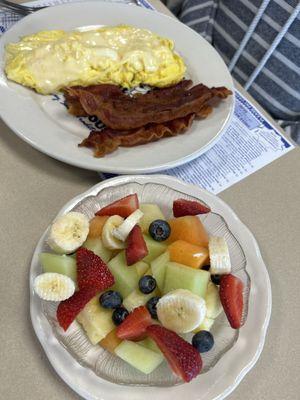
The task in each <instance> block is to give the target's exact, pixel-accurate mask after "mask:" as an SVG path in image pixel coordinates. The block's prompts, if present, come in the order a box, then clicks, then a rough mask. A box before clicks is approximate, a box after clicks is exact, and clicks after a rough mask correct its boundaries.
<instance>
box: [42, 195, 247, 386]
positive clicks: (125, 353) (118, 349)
mask: <svg viewBox="0 0 300 400" xmlns="http://www.w3.org/2000/svg"><path fill="white" fill-rule="evenodd" d="M209 212H210V209H209V208H208V207H206V206H204V205H203V204H201V203H199V202H196V201H189V200H184V199H178V200H175V201H174V203H173V215H174V218H172V219H170V220H168V221H167V220H166V218H165V216H164V215H163V213H162V211H161V210H160V208H159V207H158V206H157V205H156V204H139V201H138V197H137V195H136V194H131V195H129V196H127V197H125V198H123V199H120V200H117V201H115V202H114V203H112V204H110V205H108V206H106V207H104V208H102V209H100V210H99V211H98V212H97V213H96V215H95V217H94V218H93V219H92V220H90V221H89V220H88V219H87V217H86V216H85V215H83V214H81V213H78V212H69V213H67V214H65V215H63V216H61V217H58V218H57V219H56V221H55V222H54V223H53V224H52V226H51V228H50V232H49V236H48V244H49V246H50V247H51V249H52V250H53V251H54V252H55V253H42V254H40V262H41V265H42V268H43V273H42V274H41V275H39V276H37V277H36V279H35V282H34V290H35V292H36V293H37V294H38V295H39V296H40V297H41V298H42V299H44V300H49V301H57V302H60V303H59V304H58V307H57V321H58V324H59V325H60V327H61V328H62V329H63V330H65V331H66V330H67V329H68V328H69V326H70V325H71V324H72V323H73V321H74V320H75V319H76V320H77V322H79V323H80V324H81V325H82V327H83V329H84V331H85V332H86V335H87V336H88V338H89V340H90V341H91V343H92V344H94V345H96V344H100V345H101V346H102V347H104V348H105V349H107V350H108V351H110V352H112V353H114V354H116V355H117V356H119V357H120V358H121V359H123V360H124V361H126V362H128V363H129V364H130V365H131V366H133V367H135V368H137V369H138V370H140V371H141V372H143V373H145V374H149V373H151V372H152V371H153V370H154V369H155V368H157V367H158V366H159V365H160V364H161V363H162V362H163V360H164V359H166V360H167V361H168V363H169V365H170V367H171V369H172V371H173V372H174V373H175V374H176V375H178V376H179V377H180V378H181V379H182V380H184V381H185V382H189V381H190V380H191V379H193V378H195V377H196V376H197V375H198V374H199V373H200V372H201V368H202V360H201V355H200V353H204V352H207V351H209V350H211V348H212V347H213V346H214V338H213V335H212V334H211V333H210V329H211V327H212V325H213V323H214V321H215V319H216V318H217V317H218V315H219V314H220V313H221V312H222V310H224V311H225V314H226V316H227V318H228V321H229V323H230V325H231V327H232V328H234V329H238V328H240V327H241V323H242V312H243V283H242V282H241V281H240V279H239V278H237V277H235V276H234V275H232V274H231V263H230V257H229V251H228V246H227V244H226V241H225V239H224V238H222V237H209V236H208V234H207V232H206V230H205V227H204V226H203V224H202V223H201V221H200V219H199V218H198V217H197V215H198V214H203V213H209ZM191 332H192V333H193V338H192V343H189V342H187V341H186V340H185V339H184V335H185V334H186V333H191Z"/></svg>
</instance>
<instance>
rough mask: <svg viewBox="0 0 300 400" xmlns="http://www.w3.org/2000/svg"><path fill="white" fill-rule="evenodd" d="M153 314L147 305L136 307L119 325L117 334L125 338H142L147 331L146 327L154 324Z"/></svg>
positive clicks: (120, 337)
mask: <svg viewBox="0 0 300 400" xmlns="http://www.w3.org/2000/svg"><path fill="white" fill-rule="evenodd" d="M152 324H153V321H152V319H151V315H150V313H149V311H148V310H147V308H146V307H145V306H140V307H137V308H135V309H134V310H133V311H132V312H131V313H130V314H129V315H128V317H127V318H126V319H124V321H123V322H122V323H121V325H119V326H118V327H117V336H118V338H119V339H124V340H140V339H142V338H143V336H144V335H145V333H146V328H147V327H148V326H149V325H152Z"/></svg>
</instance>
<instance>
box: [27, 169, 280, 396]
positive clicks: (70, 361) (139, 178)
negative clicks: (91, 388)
mask: <svg viewBox="0 0 300 400" xmlns="http://www.w3.org/2000/svg"><path fill="white" fill-rule="evenodd" d="M131 182H135V183H141V184H146V183H158V184H163V185H166V186H168V187H171V188H173V189H175V190H181V191H182V192H185V193H188V194H190V195H193V196H195V197H202V198H203V196H204V198H206V199H209V200H214V201H215V202H216V203H218V204H219V206H220V207H221V208H223V210H224V211H225V213H226V214H228V215H229V216H230V218H231V219H232V221H233V222H234V224H237V225H236V226H237V227H238V228H239V229H241V230H242V231H243V234H244V235H245V236H247V240H249V241H250V247H252V249H254V250H255V259H256V261H257V263H258V264H260V272H261V274H262V275H261V277H260V279H261V280H263V281H264V285H265V289H266V298H267V300H266V309H265V311H264V317H263V318H264V320H263V323H262V325H261V327H260V330H259V334H258V336H257V337H258V343H257V346H255V349H252V351H251V355H250V354H247V357H246V358H247V361H246V363H245V362H244V363H241V364H243V365H242V366H240V367H239V369H240V370H239V372H238V374H237V375H236V376H234V377H231V376H230V383H227V384H226V383H225V386H226V388H224V390H222V391H221V392H220V393H215V394H213V393H212V394H210V393H206V394H207V396H206V397H205V400H221V399H224V398H225V397H227V396H228V395H229V394H230V393H231V392H232V391H233V390H234V389H235V388H236V387H237V386H238V385H239V383H240V382H241V381H242V379H243V378H244V377H245V375H246V374H247V373H248V372H249V371H250V370H251V369H252V368H253V366H254V365H255V363H256V362H257V360H258V358H259V356H260V354H261V352H262V350H263V346H264V343H265V338H266V333H267V329H268V325H269V321H270V317H271V308H272V294H271V283H270V279H269V275H268V271H267V267H266V265H265V263H264V261H263V259H262V255H261V253H260V250H259V247H258V243H257V241H256V239H255V237H254V235H253V234H252V232H251V231H250V230H249V229H248V228H247V227H246V225H245V224H244V223H243V222H242V221H241V220H240V219H239V218H238V216H237V215H236V214H235V212H234V211H233V210H232V209H231V208H230V207H229V206H228V205H227V204H226V203H225V202H224V201H223V200H222V199H220V198H219V197H217V196H215V195H213V194H212V193H210V192H208V191H206V190H204V189H202V188H200V187H197V186H195V185H192V184H189V183H186V182H183V181H181V180H179V179H177V178H174V177H170V176H168V175H150V176H145V175H135V176H132V175H130V176H122V177H115V178H111V179H108V180H105V181H103V182H100V183H98V184H96V185H94V186H93V187H91V188H90V189H88V190H87V191H85V192H83V193H81V194H79V195H77V196H75V197H74V198H73V199H71V200H70V201H69V202H67V203H66V204H65V205H64V206H63V207H62V208H61V210H60V211H59V212H58V214H57V216H59V215H61V214H63V213H65V212H67V211H68V210H70V209H71V208H73V207H74V205H75V204H77V203H78V202H79V201H81V200H82V199H84V198H85V197H88V196H91V195H93V194H95V193H98V192H99V191H100V190H102V189H105V188H107V187H110V186H119V185H124V184H126V183H131ZM57 216H56V217H57ZM56 217H55V218H56ZM232 221H230V222H229V221H228V220H227V219H226V222H227V223H228V224H229V225H231V224H232ZM47 230H48V228H47V229H46V230H45V232H44V233H43V235H42V236H41V238H40V240H39V242H38V244H37V246H36V248H35V250H34V253H33V258H32V261H31V266H30V274H29V288H30V316H31V322H32V325H33V328H34V331H35V334H36V336H37V338H38V340H39V342H40V344H41V345H42V347H43V350H44V351H45V353H46V355H47V358H48V360H49V362H50V364H51V365H52V367H53V368H54V370H55V371H56V372H57V374H58V375H59V376H60V377H61V378H62V379H63V380H64V381H65V383H66V384H67V385H68V386H69V387H71V388H72V389H73V390H74V391H75V392H76V393H78V394H79V395H81V396H82V397H83V398H85V399H86V400H99V399H100V397H98V395H97V394H93V393H90V392H87V391H86V390H84V389H83V388H82V387H81V386H80V384H78V383H77V382H74V381H72V379H70V377H69V376H67V375H68V374H66V373H65V371H64V370H63V369H62V367H61V366H60V365H59V364H60V362H61V361H67V365H68V368H71V369H72V371H73V372H76V370H78V369H83V370H87V368H85V367H82V366H79V364H78V363H77V361H76V360H75V359H74V358H73V357H72V356H71V355H70V354H69V353H68V351H67V350H66V349H65V348H63V347H62V345H61V344H60V343H59V342H58V340H57V339H56V338H55V337H54V335H53V333H52V329H51V327H50V324H49V323H48V321H47V320H46V318H45V316H44V314H43V313H42V315H41V316H40V317H41V318H42V319H45V321H46V322H47V328H46V329H47V331H48V332H47V333H48V336H49V332H50V341H47V335H46V334H45V332H44V330H43V329H42V326H41V325H42V324H41V323H40V322H39V320H38V319H37V315H36V308H37V304H36V303H37V302H36V300H38V299H36V296H35V297H34V296H33V288H32V284H33V278H32V272H33V270H34V268H35V267H34V265H35V263H36V258H37V251H38V249H39V247H40V245H41V243H42V242H43V241H44V238H45V236H46V233H47ZM235 234H237V232H235ZM239 235H240V234H239ZM245 240H246V239H245ZM248 244H249V243H248ZM247 272H248V273H249V272H251V271H249V270H247ZM250 275H251V273H250ZM252 279H253V278H252ZM250 295H251V292H250ZM39 303H40V305H41V302H39ZM249 303H250V298H249ZM41 310H42V309H41V307H40V311H41ZM248 318H249V315H248ZM51 334H52V335H51ZM239 339H240V338H238V340H237V342H236V345H235V346H233V348H232V349H230V350H229V351H228V352H227V353H226V354H224V356H223V357H222V358H221V360H219V362H221V361H222V359H224V358H225V357H226V355H227V354H229V353H230V354H231V355H232V354H233V351H234V348H235V347H236V348H237V343H238V342H239ZM57 350H59V353H61V354H62V357H65V360H57V359H56V354H55V352H56V351H57ZM227 358H228V357H227ZM219 362H218V363H219ZM218 363H217V364H218ZM217 364H216V366H217ZM216 366H215V367H213V368H212V369H211V370H210V371H209V372H208V373H207V374H209V373H210V374H211V373H212V372H213V370H214V369H215V368H216ZM74 368H75V369H74ZM87 375H88V376H95V377H96V375H95V374H94V373H93V372H92V371H90V370H89V371H87ZM205 375H206V374H205ZM205 375H203V376H205ZM71 376H72V374H71ZM200 376H201V375H200ZM222 378H223V380H225V381H226V379H227V378H228V375H227V374H226V375H225V376H223V377H222ZM97 379H98V380H99V382H98V384H99V385H103V386H107V387H109V388H110V390H111V391H114V390H113V389H114V388H121V389H122V392H125V391H126V392H127V393H130V391H131V393H132V392H133V391H135V389H142V390H143V392H145V389H146V390H147V389H149V388H148V387H142V388H141V387H140V388H139V387H132V386H123V385H117V384H113V383H110V382H107V381H105V380H104V379H102V378H100V377H97ZM192 382H193V383H194V384H195V382H196V380H194V381H192ZM189 385H190V384H189ZM185 386H186V385H181V386H175V387H172V388H170V389H172V390H173V392H172V394H173V395H175V394H176V393H175V392H176V390H177V389H178V388H179V389H180V388H182V387H185ZM150 389H152V391H151V393H152V395H151V396H153V394H154V391H155V390H156V392H157V395H160V397H157V398H159V399H167V398H168V397H169V393H168V391H166V390H165V389H169V388H157V387H150ZM157 390H158V391H157ZM128 391H129V392H128ZM159 392H160V393H159ZM162 392H164V394H163V395H162ZM106 395H107V393H106ZM148 395H149V393H148ZM143 397H144V398H145V399H146V398H147V399H148V398H149V399H150V396H149V397H148V396H146V395H145V393H144V394H143ZM112 398H114V399H119V398H120V399H121V398H122V399H124V398H126V397H118V395H113V397H112ZM101 399H103V400H106V399H110V397H107V396H105V397H102V394H101ZM195 399H199V400H200V397H197V398H195ZM201 399H203V398H202V397H201Z"/></svg>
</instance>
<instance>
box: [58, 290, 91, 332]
mask: <svg viewBox="0 0 300 400" xmlns="http://www.w3.org/2000/svg"><path fill="white" fill-rule="evenodd" d="M96 293H97V291H96V290H95V289H94V288H91V287H89V288H85V289H81V290H79V291H78V292H75V293H74V294H73V296H71V297H70V298H69V299H67V300H64V301H61V302H60V303H59V306H58V308H57V311H56V317H57V320H58V323H59V325H60V326H61V327H62V328H63V330H65V331H66V330H67V329H68V328H69V326H70V325H71V323H72V322H73V321H74V319H75V318H76V317H77V315H78V314H79V313H80V311H81V310H82V309H83V308H84V307H85V305H86V304H87V303H88V302H89V301H90V300H91V299H92V298H93V297H94V296H95V295H96Z"/></svg>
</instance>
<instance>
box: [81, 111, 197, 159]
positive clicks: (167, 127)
mask: <svg viewBox="0 0 300 400" xmlns="http://www.w3.org/2000/svg"><path fill="white" fill-rule="evenodd" d="M194 118H195V114H190V115H187V116H186V117H183V118H178V119H175V120H173V121H169V122H166V123H164V124H149V125H146V126H143V127H142V128H137V129H132V130H130V131H116V130H113V129H111V128H104V129H103V130H102V131H100V132H97V131H92V132H91V133H90V134H89V136H88V137H87V138H86V139H84V140H83V141H82V143H80V144H79V146H80V147H89V148H92V149H93V150H94V156H95V157H104V156H105V155H106V154H109V153H112V152H113V151H115V150H117V148H118V147H133V146H137V145H140V144H145V143H150V142H155V141H157V140H159V139H162V138H163V137H169V136H176V135H179V134H181V133H184V132H185V131H186V130H187V129H188V128H189V127H190V126H191V125H192V122H193V120H194Z"/></svg>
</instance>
